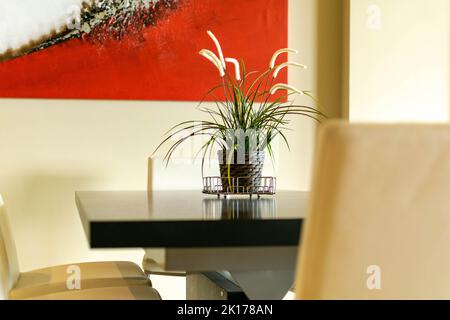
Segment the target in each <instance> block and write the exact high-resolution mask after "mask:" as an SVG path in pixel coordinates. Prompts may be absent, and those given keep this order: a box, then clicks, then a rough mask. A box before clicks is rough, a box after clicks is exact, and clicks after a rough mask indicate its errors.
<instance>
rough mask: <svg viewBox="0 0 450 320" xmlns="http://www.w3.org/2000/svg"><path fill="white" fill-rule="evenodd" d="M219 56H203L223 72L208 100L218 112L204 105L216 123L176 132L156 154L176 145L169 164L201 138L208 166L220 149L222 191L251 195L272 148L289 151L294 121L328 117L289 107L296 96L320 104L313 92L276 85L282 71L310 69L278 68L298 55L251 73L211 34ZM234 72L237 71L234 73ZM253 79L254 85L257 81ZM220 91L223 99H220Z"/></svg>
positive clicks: (179, 128)
mask: <svg viewBox="0 0 450 320" xmlns="http://www.w3.org/2000/svg"><path fill="white" fill-rule="evenodd" d="M207 34H208V35H209V37H210V38H211V39H212V40H213V42H214V44H215V47H216V49H217V54H215V53H214V52H212V51H210V50H207V49H203V50H201V51H200V52H199V54H200V55H201V56H203V57H205V58H206V59H208V60H209V61H210V62H211V63H212V64H213V65H214V66H215V67H216V68H217V70H218V72H219V75H220V77H221V79H222V82H221V84H219V85H217V86H216V87H214V88H212V89H211V90H210V91H209V92H208V93H207V94H206V96H212V97H214V100H215V103H214V107H210V106H206V107H205V106H203V104H204V101H202V102H201V103H200V105H199V110H200V111H201V112H204V113H206V114H207V115H208V116H209V118H210V120H203V121H193V120H191V121H185V122H182V123H180V124H178V125H176V126H175V127H173V128H172V129H171V130H170V131H169V132H168V133H167V136H166V138H165V139H164V140H163V141H162V142H161V144H160V145H159V146H158V147H157V149H156V150H155V152H156V151H157V150H158V149H159V148H160V147H161V146H162V145H164V144H166V143H167V142H169V141H171V140H173V139H174V138H175V137H177V138H176V139H175V141H174V142H173V143H172V144H171V146H170V148H169V149H168V151H167V153H166V155H165V157H164V160H165V161H167V163H168V162H169V161H170V159H171V156H172V155H173V152H174V151H175V150H176V149H177V148H178V147H179V146H180V145H182V144H183V143H184V142H185V141H187V140H188V139H190V138H193V137H196V136H203V137H205V136H206V137H207V141H206V142H205V143H204V144H203V145H202V147H201V148H200V150H199V151H198V152H199V154H200V153H201V154H202V164H204V162H205V158H206V157H207V156H208V154H209V156H211V153H212V152H213V150H214V148H218V157H219V164H220V175H221V183H222V191H224V192H236V191H239V190H233V188H236V187H237V188H240V189H241V190H245V191H246V192H252V191H255V190H257V189H258V187H259V185H260V182H261V177H262V170H263V166H264V158H265V152H266V151H267V153H268V155H269V156H270V157H273V156H274V154H273V150H272V142H273V141H274V139H275V138H276V137H280V138H281V139H282V140H283V141H284V142H285V143H286V144H287V146H288V148H289V142H288V140H287V137H286V135H285V133H284V131H285V130H287V129H288V128H287V126H288V125H289V123H290V120H289V116H292V115H296V116H305V117H308V118H311V119H313V120H315V121H320V120H321V118H323V117H325V115H324V114H323V113H322V112H320V111H319V110H318V109H316V108H312V107H308V106H299V105H294V104H293V102H291V101H289V98H290V97H291V96H292V95H305V96H307V97H309V98H311V99H312V100H314V98H313V96H312V95H311V92H310V91H303V90H299V89H297V88H295V87H293V86H290V85H288V84H284V83H277V82H276V79H277V77H278V74H279V73H280V71H281V70H283V69H285V68H287V67H296V68H302V69H306V66H305V65H303V64H300V63H296V62H285V63H281V64H277V59H278V57H279V56H280V55H281V54H285V53H295V54H296V53H298V51H297V50H294V49H290V48H286V49H280V50H278V51H277V52H275V53H274V55H273V57H272V59H271V60H270V63H269V65H268V68H267V70H265V71H264V72H247V71H246V69H245V65H244V62H243V61H242V62H241V63H239V61H238V60H236V59H235V58H229V57H225V56H224V54H223V52H222V48H221V45H220V42H219V41H218V40H217V38H216V37H215V36H214V34H213V33H212V32H210V31H208V32H207ZM228 66H231V67H232V68H231V71H230V68H228ZM252 78H253V80H251V79H252ZM217 91H220V93H221V94H222V95H223V97H222V98H220V99H219V98H216V97H217V95H216V94H215V93H216V92H217Z"/></svg>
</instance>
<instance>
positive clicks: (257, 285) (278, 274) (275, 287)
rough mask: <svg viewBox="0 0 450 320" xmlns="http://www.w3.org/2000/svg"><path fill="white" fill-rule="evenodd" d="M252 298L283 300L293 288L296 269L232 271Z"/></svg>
mask: <svg viewBox="0 0 450 320" xmlns="http://www.w3.org/2000/svg"><path fill="white" fill-rule="evenodd" d="M230 273H231V276H232V277H233V279H234V280H235V281H236V283H237V284H239V286H240V287H241V288H242V290H243V291H244V292H245V294H246V295H247V296H248V297H249V298H250V299H251V300H281V299H283V297H284V296H285V295H286V294H287V293H288V291H289V289H290V288H292V284H293V283H294V274H295V271H294V270H259V271H230Z"/></svg>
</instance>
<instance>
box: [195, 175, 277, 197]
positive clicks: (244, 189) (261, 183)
mask: <svg viewBox="0 0 450 320" xmlns="http://www.w3.org/2000/svg"><path fill="white" fill-rule="evenodd" d="M222 181H229V182H231V183H229V182H228V183H227V184H229V185H230V186H229V187H227V188H224V187H223V184H222ZM243 181H244V182H245V186H243V183H242V182H243ZM248 181H249V177H230V178H228V177H204V178H203V193H205V194H211V195H217V196H218V197H220V196H221V195H223V196H224V197H225V198H226V197H227V196H228V195H249V196H250V197H251V196H252V195H257V196H258V197H260V196H261V195H274V194H275V193H276V190H277V179H276V178H275V177H260V178H255V179H254V180H253V183H251V184H248Z"/></svg>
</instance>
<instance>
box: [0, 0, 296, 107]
mask: <svg viewBox="0 0 450 320" xmlns="http://www.w3.org/2000/svg"><path fill="white" fill-rule="evenodd" d="M34 1H37V0H34ZM147 2H148V0H147ZM150 3H151V5H150V8H149V7H148V6H147V7H142V8H140V9H139V10H135V11H134V12H133V13H131V14H126V15H124V14H122V15H121V14H115V15H111V17H109V18H108V20H105V21H103V22H102V23H99V24H96V25H95V27H90V28H89V32H85V33H80V34H78V36H76V37H75V36H74V37H66V38H64V39H62V40H63V41H59V40H61V39H59V40H58V41H53V39H52V37H51V36H55V32H53V33H52V34H51V36H50V37H44V38H42V37H41V38H40V39H39V41H40V42H39V41H29V42H27V45H26V46H21V47H20V48H19V46H17V47H18V48H19V49H20V50H19V49H17V50H11V49H8V48H7V46H6V45H7V44H8V43H12V40H10V42H8V43H6V45H4V47H5V48H4V52H3V55H2V53H1V50H0V59H1V61H0V97H3V98H58V99H119V100H184V101H198V100H200V99H202V98H203V97H204V94H205V93H206V92H207V91H208V90H209V89H210V88H212V87H213V86H215V85H217V84H218V83H220V77H219V75H218V73H217V69H215V68H214V66H212V65H211V63H210V62H209V61H207V60H206V59H204V58H203V57H201V56H200V55H199V54H198V52H199V51H200V50H201V49H203V48H207V49H210V50H215V46H214V43H212V42H211V39H210V38H209V37H208V36H207V34H206V31H207V30H211V31H212V32H213V33H214V34H215V35H216V36H217V38H218V39H219V40H220V43H221V45H222V49H223V51H224V53H225V54H226V55H227V56H228V57H233V58H236V59H238V60H241V59H242V60H244V61H245V63H246V68H247V70H248V71H264V70H266V69H267V67H268V64H269V61H270V58H271V57H272V54H273V53H274V52H275V51H276V50H278V49H280V48H286V47H287V42H288V40H287V38H288V23H287V21H288V0H153V1H152V0H150ZM155 4H156V5H155ZM6 8H7V7H6ZM3 10H5V8H4V7H3ZM86 10H87V11H86V12H88V10H89V7H87V8H86ZM0 14H1V13H0ZM4 14H5V13H4ZM89 14H91V13H89ZM83 17H84V19H93V18H95V17H94V16H93V15H88V14H85V15H84V16H83ZM75 22H76V21H75ZM83 27H84V26H83ZM88 27H89V26H88ZM5 39H7V38H5ZM1 40H2V38H1V33H0V41H1ZM13 40H14V39H13ZM5 41H6V40H5ZM0 44H1V43H0ZM33 48H34V49H33ZM0 49H1V47H0ZM7 49H8V50H7ZM31 49H33V50H31ZM285 58H286V57H280V62H283V59H285ZM284 61H285V60H284ZM278 80H279V82H284V83H287V71H286V70H283V71H282V72H281V73H280V75H279V77H278Z"/></svg>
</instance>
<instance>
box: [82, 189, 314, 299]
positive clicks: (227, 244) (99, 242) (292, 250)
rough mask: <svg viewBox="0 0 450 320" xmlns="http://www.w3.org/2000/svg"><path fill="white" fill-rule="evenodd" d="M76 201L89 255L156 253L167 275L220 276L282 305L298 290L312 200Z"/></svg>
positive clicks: (171, 197) (197, 195)
mask: <svg viewBox="0 0 450 320" xmlns="http://www.w3.org/2000/svg"><path fill="white" fill-rule="evenodd" d="M75 199H76V205H77V208H78V211H79V215H80V218H81V222H82V225H83V228H84V231H85V234H86V237H87V241H88V243H89V246H90V247H91V248H95V249H105V248H143V249H144V250H149V252H151V250H152V249H156V248H157V249H160V250H163V256H164V268H165V270H168V271H171V270H173V271H176V270H184V271H186V272H187V274H188V275H192V276H193V277H195V275H201V274H209V275H211V274H212V273H216V274H218V275H220V276H222V277H224V278H226V279H227V280H228V281H230V283H232V284H235V285H236V287H238V288H241V289H242V291H243V292H244V293H245V295H246V297H248V298H249V299H258V300H259V299H264V300H279V299H282V298H283V297H284V296H285V295H286V294H287V292H288V291H289V289H290V288H292V286H293V283H294V276H295V269H296V263H297V255H298V252H299V242H300V238H301V230H302V225H303V222H304V220H305V215H306V206H307V200H308V193H307V192H301V191H278V192H277V193H276V194H275V195H270V196H249V195H246V196H231V195H229V196H227V197H223V196H222V197H221V196H220V195H219V196H211V195H206V194H203V193H202V192H201V191H195V190H165V191H151V192H148V191H78V192H76V193H75ZM210 278H211V277H210ZM189 285H190V282H189V281H187V286H188V288H187V292H192V290H191V291H190V289H191V288H189ZM188 298H189V297H188Z"/></svg>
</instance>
